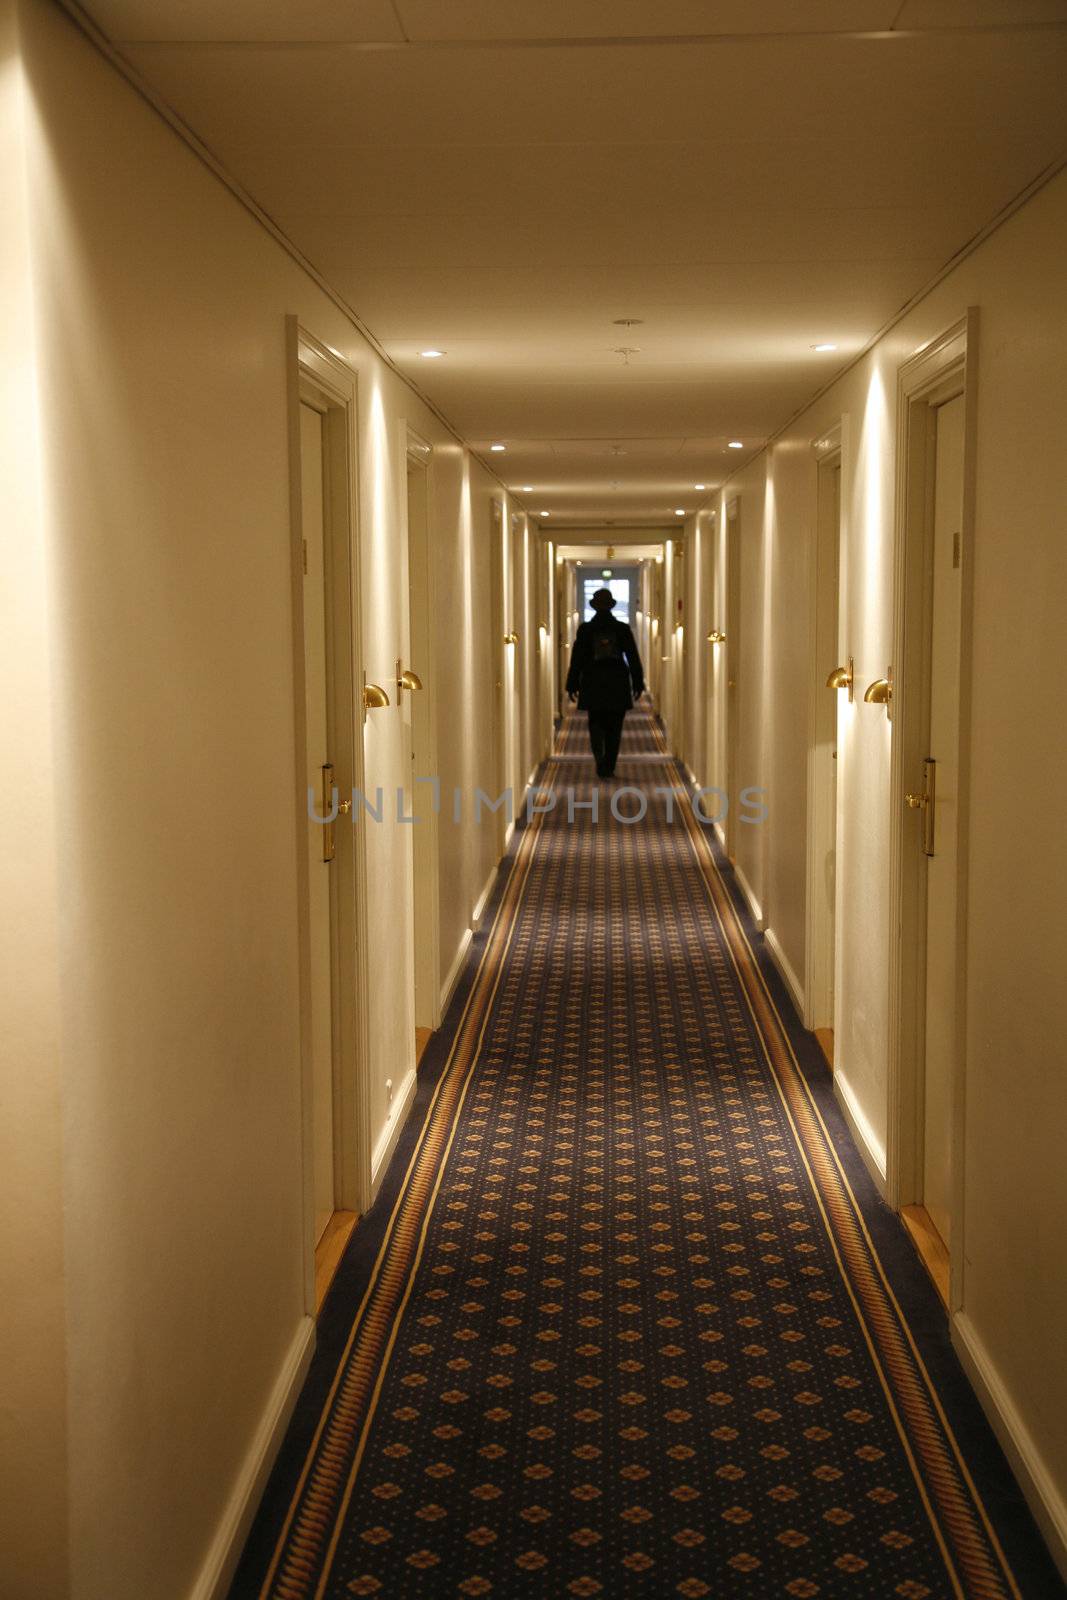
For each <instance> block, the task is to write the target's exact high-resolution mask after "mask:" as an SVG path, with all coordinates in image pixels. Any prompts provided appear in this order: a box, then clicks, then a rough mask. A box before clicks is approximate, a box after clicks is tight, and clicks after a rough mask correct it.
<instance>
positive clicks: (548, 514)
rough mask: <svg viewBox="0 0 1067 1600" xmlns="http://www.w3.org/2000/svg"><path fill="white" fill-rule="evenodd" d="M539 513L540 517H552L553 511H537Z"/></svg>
mask: <svg viewBox="0 0 1067 1600" xmlns="http://www.w3.org/2000/svg"><path fill="white" fill-rule="evenodd" d="M537 515H538V516H539V517H550V516H551V515H552V513H551V511H539V512H538V513H537Z"/></svg>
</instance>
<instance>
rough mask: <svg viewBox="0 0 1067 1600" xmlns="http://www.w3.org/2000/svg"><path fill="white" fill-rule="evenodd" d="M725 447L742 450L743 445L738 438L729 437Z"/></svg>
mask: <svg viewBox="0 0 1067 1600" xmlns="http://www.w3.org/2000/svg"><path fill="white" fill-rule="evenodd" d="M726 448H727V449H728V450H743V449H744V448H745V447H744V445H743V444H742V442H741V440H740V439H731V440H730V443H729V444H728V445H727V447H726Z"/></svg>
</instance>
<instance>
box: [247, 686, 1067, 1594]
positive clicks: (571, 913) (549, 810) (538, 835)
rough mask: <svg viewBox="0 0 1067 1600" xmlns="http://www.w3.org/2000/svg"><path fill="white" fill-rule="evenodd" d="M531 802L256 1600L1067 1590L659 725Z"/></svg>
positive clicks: (359, 1253)
mask: <svg viewBox="0 0 1067 1600" xmlns="http://www.w3.org/2000/svg"><path fill="white" fill-rule="evenodd" d="M591 806H595V807H596V810H595V811H594V810H591V809H590V807H591ZM530 808H531V813H532V816H531V820H530V822H529V823H528V825H527V826H526V827H525V828H523V829H522V830H520V831H519V833H518V834H517V835H516V840H517V843H516V845H515V847H514V849H513V852H512V855H511V858H510V870H509V871H508V874H507V876H506V879H505V880H504V882H503V885H502V888H501V891H500V893H499V896H498V898H497V900H496V902H495V905H494V906H493V907H491V908H490V912H489V914H488V915H487V917H486V932H485V934H484V938H483V940H482V941H481V944H480V947H479V949H478V950H477V951H476V952H474V954H473V955H472V957H471V962H470V966H471V975H470V980H469V982H468V983H466V984H465V985H464V989H463V992H462V994H461V997H460V999H459V1000H458V1001H457V1003H456V1005H455V1006H454V1007H453V1012H452V1014H451V1015H450V1017H449V1019H448V1021H447V1024H446V1027H445V1029H444V1030H443V1033H442V1035H441V1036H440V1037H439V1038H438V1040H437V1041H436V1048H435V1051H434V1052H433V1053H432V1054H431V1057H430V1058H428V1060H427V1062H426V1063H425V1066H424V1079H425V1081H424V1083H423V1087H422V1090H421V1094H420V1109H419V1111H418V1113H417V1115H416V1117H415V1118H414V1119H413V1127H412V1129H411V1130H410V1131H409V1134H408V1137H407V1139H406V1142H405V1145H404V1146H402V1147H401V1149H400V1151H399V1152H398V1154H397V1157H396V1158H395V1160H394V1167H393V1170H392V1172H391V1173H390V1176H389V1178H388V1179H387V1181H386V1187H385V1190H384V1191H383V1196H382V1198H381V1199H380V1200H379V1202H378V1204H377V1206H376V1207H375V1209H374V1211H372V1213H371V1214H370V1216H369V1217H368V1218H367V1219H365V1222H364V1224H363V1225H362V1228H363V1232H362V1235H359V1234H357V1238H356V1241H355V1243H354V1245H353V1252H352V1253H353V1256H354V1258H355V1259H354V1260H353V1261H352V1262H350V1263H348V1264H346V1266H345V1267H342V1270H341V1273H340V1275H339V1277H338V1279H337V1280H336V1282H335V1286H334V1289H333V1291H332V1295H331V1298H330V1300H329V1302H328V1303H327V1306H326V1309H325V1313H324V1318H323V1328H324V1333H323V1341H324V1343H323V1351H322V1354H320V1357H319V1359H318V1362H317V1366H316V1369H315V1370H314V1371H313V1374H312V1378H311V1381H310V1383H309V1398H308V1400H307V1401H305V1403H304V1404H303V1405H302V1407H301V1410H300V1413H299V1414H298V1420H297V1423H296V1424H295V1425H294V1427H293V1429H292V1430H291V1434H290V1438H289V1440H288V1442H287V1444H286V1445H285V1446H284V1447H283V1451H282V1455H281V1458H280V1463H279V1466H278V1468H277V1470H276V1472H275V1476H274V1481H273V1484H272V1486H271V1489H270V1490H269V1491H268V1494H267V1497H266V1499H265V1501H264V1506H263V1509H262V1510H261V1513H260V1516H259V1519H258V1521H257V1524H256V1527H255V1529H254V1531H253V1536H252V1540H251V1542H250V1545H249V1549H248V1551H247V1552H246V1556H245V1560H244V1563H243V1565H242V1568H241V1570H240V1572H239V1575H238V1579H237V1581H236V1583H235V1585H234V1588H233V1590H232V1600H252V1597H253V1596H263V1597H264V1600H268V1597H269V1600H310V1597H312V1596H315V1597H317V1600H342V1597H348V1596H352V1595H357V1596H374V1595H379V1596H382V1597H383V1600H401V1597H408V1596H410V1597H412V1600H414V1597H416V1596H446V1595H447V1596H453V1595H456V1596H460V1597H463V1596H479V1595H486V1596H489V1595H496V1596H505V1597H509V1600H510V1597H515V1596H531V1597H533V1596H544V1597H546V1600H547V1597H552V1600H557V1597H558V1600H570V1597H572V1596H573V1597H581V1596H586V1597H591V1596H596V1595H603V1596H605V1597H606V1600H608V1597H612V1596H616V1595H623V1594H625V1595H634V1596H636V1595H646V1596H649V1597H652V1596H656V1597H658V1596H667V1595H681V1596H684V1597H687V1600H699V1597H701V1596H711V1595H714V1596H719V1595H724V1594H729V1595H738V1596H742V1595H743V1596H752V1597H762V1596H769V1595H779V1594H780V1595H790V1596H795V1597H807V1596H816V1595H822V1596H828V1597H829V1596H846V1595H856V1596H867V1595H878V1596H883V1595H884V1596H897V1597H900V1600H924V1597H928V1596H929V1597H931V1600H944V1597H948V1596H952V1595H958V1596H983V1597H996V1596H1018V1595H1023V1596H1026V1597H1027V1600H1036V1597H1038V1596H1044V1595H1048V1596H1052V1595H1058V1594H1061V1593H1062V1588H1061V1585H1060V1582H1059V1579H1058V1577H1057V1576H1056V1574H1055V1571H1054V1569H1053V1567H1052V1565H1051V1563H1050V1562H1049V1560H1048V1557H1047V1554H1046V1553H1045V1551H1044V1548H1043V1546H1042V1545H1041V1543H1040V1540H1039V1539H1038V1537H1037V1535H1036V1533H1035V1531H1034V1530H1033V1527H1032V1525H1031V1524H1030V1521H1029V1516H1028V1513H1027V1512H1026V1510H1025V1507H1024V1503H1023V1501H1022V1499H1021V1496H1020V1495H1019V1494H1018V1492H1017V1491H1016V1490H1015V1489H1014V1487H1013V1486H1012V1485H1011V1482H1010V1476H1009V1473H1008V1469H1007V1468H1006V1466H1005V1464H1004V1462H1003V1460H1002V1458H1001V1457H1000V1455H999V1451H998V1449H997V1447H996V1445H995V1444H994V1443H993V1440H992V1435H991V1434H990V1433H989V1430H988V1428H987V1426H986V1424H985V1423H984V1420H983V1419H982V1417H981V1413H980V1411H979V1409H978V1407H977V1405H976V1403H975V1401H974V1399H973V1396H971V1395H970V1394H969V1392H968V1391H967V1389H966V1385H965V1382H964V1380H963V1379H962V1375H961V1373H960V1371H959V1369H958V1367H957V1366H956V1363H955V1360H954V1358H953V1357H952V1355H951V1353H950V1350H949V1346H948V1341H947V1339H946V1337H945V1335H944V1332H943V1323H942V1319H941V1318H940V1317H939V1315H938V1314H937V1307H936V1302H935V1297H934V1294H933V1290H932V1288H931V1287H930V1285H929V1284H928V1283H927V1282H926V1281H925V1279H924V1275H923V1272H922V1269H921V1267H920V1266H919V1264H918V1260H917V1258H916V1257H915V1256H914V1255H913V1254H912V1252H911V1249H910V1246H909V1245H908V1243H907V1242H906V1239H905V1236H904V1233H903V1229H902V1228H901V1225H900V1224H899V1222H897V1221H896V1220H895V1219H894V1218H893V1216H892V1214H891V1213H890V1212H889V1211H888V1210H887V1209H886V1208H885V1207H884V1205H882V1204H881V1202H879V1201H878V1200H877V1199H876V1198H875V1197H874V1194H873V1189H872V1186H871V1184H870V1181H869V1180H868V1178H867V1177H866V1174H865V1172H864V1169H863V1167H862V1164H861V1163H860V1162H859V1160H858V1158H857V1156H856V1154H855V1152H854V1150H853V1148H852V1144H851V1140H850V1138H849V1135H848V1134H847V1132H846V1131H845V1129H844V1126H843V1124H842V1121H841V1118H840V1115H839V1114H838V1112H837V1109H836V1107H835V1105H834V1102H833V1098H832V1095H831V1093H830V1090H829V1078H828V1074H827V1072H826V1071H825V1068H824V1067H823V1066H822V1065H821V1064H820V1058H819V1056H818V1052H817V1051H816V1050H814V1048H813V1044H812V1041H811V1038H810V1035H806V1034H804V1032H803V1030H801V1029H800V1028H799V1027H798V1026H797V1025H796V1023H795V1021H791V1020H790V1008H789V1003H788V1000H787V998H786V996H785V994H784V991H783V990H782V988H781V985H780V982H779V981H778V979H777V976H776V974H775V973H774V971H773V968H771V967H770V966H769V964H768V963H767V961H766V959H765V957H764V956H763V954H762V953H761V949H760V945H761V941H760V940H759V938H758V935H755V933H754V930H753V929H752V927H751V924H750V923H749V922H748V920H747V918H746V917H745V915H744V913H743V912H742V910H741V909H740V907H739V902H738V898H737V896H736V893H735V892H734V891H733V889H732V887H731V879H732V874H731V872H730V869H729V867H728V866H725V867H724V862H723V859H722V857H721V854H720V853H719V852H718V851H717V850H715V849H713V848H712V847H711V845H710V844H709V833H710V829H709V828H708V827H707V825H706V824H702V823H701V822H700V821H699V820H698V811H697V809H696V808H695V806H694V797H693V795H692V792H691V791H690V790H689V789H688V788H687V787H686V786H685V784H684V783H683V781H682V779H681V777H680V775H679V771H678V768H677V765H676V763H674V762H673V761H672V760H671V758H670V757H669V756H668V754H667V750H666V746H665V743H664V741H663V737H662V733H661V731H660V729H659V726H658V722H657V720H656V719H655V718H654V717H653V716H652V715H650V714H649V713H648V712H647V711H642V710H638V711H635V712H633V713H631V715H630V716H629V717H628V719H627V724H626V731H625V735H624V745H623V753H622V759H621V761H620V765H619V769H618V773H617V776H616V779H615V780H614V781H613V782H612V781H604V782H600V783H597V782H596V781H595V780H592V781H591V762H590V760H589V756H588V751H587V747H586V735H585V718H584V716H580V715H574V714H572V715H571V716H570V717H569V718H567V719H566V721H565V722H564V724H563V727H562V731H561V734H560V736H559V739H558V742H557V746H556V751H555V754H554V755H553V757H552V758H551V759H550V760H549V761H548V763H547V764H546V766H545V767H544V768H543V769H542V772H541V774H540V776H539V780H538V782H537V784H536V785H535V787H534V789H532V790H531V795H530ZM334 1367H336V1371H335V1372H334V1371H333V1368H334ZM931 1372H933V1374H934V1375H935V1378H936V1388H935V1380H934V1378H931ZM309 1436H310V1437H309Z"/></svg>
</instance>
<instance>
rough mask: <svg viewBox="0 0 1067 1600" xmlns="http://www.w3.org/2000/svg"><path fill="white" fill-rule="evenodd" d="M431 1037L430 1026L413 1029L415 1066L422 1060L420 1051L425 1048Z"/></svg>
mask: <svg viewBox="0 0 1067 1600" xmlns="http://www.w3.org/2000/svg"><path fill="white" fill-rule="evenodd" d="M432 1038H433V1029H432V1028H416V1029H415V1065H416V1066H418V1064H419V1062H420V1061H421V1060H422V1052H423V1051H424V1050H425V1049H426V1046H427V1045H428V1044H429V1042H430V1040H431V1039H432Z"/></svg>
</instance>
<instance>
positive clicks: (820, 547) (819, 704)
mask: <svg viewBox="0 0 1067 1600" xmlns="http://www.w3.org/2000/svg"><path fill="white" fill-rule="evenodd" d="M847 432H848V418H847V417H844V416H842V417H840V418H839V419H838V421H837V422H836V423H835V424H834V426H833V427H832V428H828V429H827V430H826V431H825V432H823V433H821V434H820V435H819V437H818V438H817V439H813V440H812V444H811V448H812V453H813V456H814V458H815V530H814V533H815V536H814V538H813V539H812V541H811V552H810V559H809V564H808V617H809V626H808V826H807V872H806V877H807V884H806V894H807V918H806V923H807V927H806V951H805V963H804V965H805V972H804V1026H805V1027H806V1028H825V1027H830V1028H831V1029H832V1028H833V1025H834V1018H833V1014H832V1007H831V1005H830V995H831V994H835V995H836V993H837V986H836V983H835V981H834V979H835V974H834V972H833V970H832V968H831V963H830V962H828V961H827V959H826V951H827V946H828V944H829V935H830V927H831V924H832V923H833V924H836V923H837V907H836V904H835V906H834V910H833V912H832V913H831V912H830V911H829V909H828V907H827V905H826V899H825V896H824V895H821V894H820V893H819V877H820V872H821V866H820V863H821V862H822V861H824V860H825V854H826V849H827V846H828V845H829V844H831V843H832V844H833V845H834V848H835V852H836V846H837V838H838V826H837V808H836V806H835V807H834V810H833V814H831V810H830V806H829V804H828V796H827V788H828V783H827V780H828V778H829V776H830V774H829V773H828V772H827V771H826V770H825V766H824V764H823V763H821V762H820V760H819V753H818V752H819V734H820V732H821V731H822V730H823V726H824V724H825V726H826V727H829V717H828V716H827V715H826V713H827V711H828V701H829V697H830V695H831V694H833V701H832V705H833V718H834V728H835V733H834V739H835V742H837V745H838V751H839V752H840V743H839V741H837V734H836V726H837V711H838V707H837V691H831V690H830V689H828V688H827V687H826V678H827V674H828V673H830V672H832V671H833V669H834V667H836V666H838V665H839V664H840V663H841V662H842V661H844V660H845V659H846V658H847V655H848V651H847V649H846V647H845V646H844V645H843V644H842V642H841V635H842V628H841V623H842V619H843V609H844V608H843V607H842V605H841V595H842V590H843V583H842V575H843V571H844V554H845V550H846V549H847V540H846V538H845V503H846V496H845V481H846V480H845V454H846V442H847ZM835 467H837V468H838V470H839V471H840V474H841V476H840V479H839V484H840V494H839V498H838V518H837V528H836V539H837V564H836V571H837V593H836V594H835V595H834V597H833V609H834V611H835V612H836V618H837V626H836V630H835V631H834V635H833V638H832V639H831V638H830V629H829V628H828V626H827V611H828V609H829V603H828V602H829V595H828V593H827V584H826V554H827V546H828V541H829V538H830V537H831V534H832V533H834V530H832V529H830V527H829V526H828V519H829V509H830V508H829V503H828V496H827V493H826V485H827V480H828V477H829V474H830V472H832V471H833V469H834V468H835ZM831 654H832V655H833V657H834V659H833V661H830V660H829V659H828V657H829V655H831ZM837 777H838V785H837V787H838V790H840V777H841V774H840V771H839V772H838V774H837ZM834 898H835V902H836V899H837V893H836V889H835V894H834ZM835 961H836V955H835Z"/></svg>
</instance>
